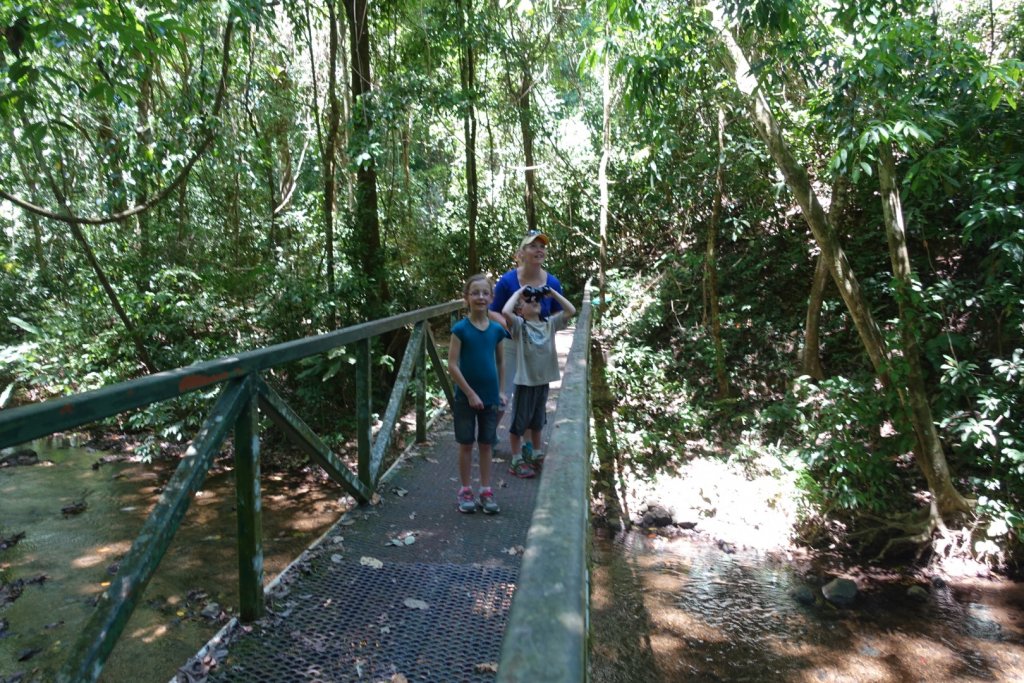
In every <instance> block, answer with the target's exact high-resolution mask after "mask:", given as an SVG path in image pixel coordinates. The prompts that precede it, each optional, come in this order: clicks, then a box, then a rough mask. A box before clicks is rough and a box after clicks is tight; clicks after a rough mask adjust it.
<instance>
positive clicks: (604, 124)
mask: <svg viewBox="0 0 1024 683" xmlns="http://www.w3.org/2000/svg"><path fill="white" fill-rule="evenodd" d="M609 59H610V56H609V54H608V50H605V54H604V70H603V74H602V78H601V94H602V100H603V103H604V105H603V107H602V109H603V113H602V115H601V164H600V166H599V167H598V169H597V183H598V186H599V189H600V191H601V200H600V202H601V219H600V220H601V227H600V231H601V249H600V260H599V262H598V265H599V268H598V292H600V301H601V305H600V306H599V307H598V313H599V314H600V315H602V316H603V315H604V314H605V309H606V307H607V306H608V294H607V287H606V285H605V269H606V268H607V265H608V202H609V199H610V198H609V196H608V158H609V157H610V156H611V153H612V150H611V145H612V89H611V73H610V72H611V68H610V66H609V64H608V60H609ZM570 206H571V204H570Z"/></svg>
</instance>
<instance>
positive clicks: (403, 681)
mask: <svg viewBox="0 0 1024 683" xmlns="http://www.w3.org/2000/svg"><path fill="white" fill-rule="evenodd" d="M391 683H409V679H408V678H406V677H405V676H403V675H402V674H395V675H394V676H392V677H391Z"/></svg>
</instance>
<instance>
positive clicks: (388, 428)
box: [370, 322, 423, 479]
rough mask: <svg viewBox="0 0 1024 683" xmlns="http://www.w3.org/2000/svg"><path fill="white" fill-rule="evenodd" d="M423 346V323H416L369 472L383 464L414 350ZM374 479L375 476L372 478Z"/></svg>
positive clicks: (403, 394)
mask: <svg viewBox="0 0 1024 683" xmlns="http://www.w3.org/2000/svg"><path fill="white" fill-rule="evenodd" d="M422 346H423V323H422V322H419V323H416V327H414V328H413V330H412V334H411V335H409V343H408V344H406V346H405V354H404V355H403V356H402V365H401V366H399V368H398V375H397V376H396V377H395V384H394V386H393V387H392V388H391V398H390V399H389V400H388V407H387V409H385V411H384V418H383V420H382V424H381V427H380V430H379V431H378V432H377V439H376V440H375V441H374V443H373V449H372V450H371V452H370V471H372V472H374V473H377V472H380V470H381V466H382V465H383V463H384V454H385V453H387V452H388V447H389V446H390V445H391V439H392V438H393V437H394V434H395V423H396V422H398V413H399V411H400V410H401V409H402V404H403V403H404V402H405V395H406V393H407V392H408V390H409V382H410V380H411V379H412V370H413V368H414V367H415V365H416V350H417V349H419V348H421V347H422ZM374 478H375V479H376V475H375V476H374Z"/></svg>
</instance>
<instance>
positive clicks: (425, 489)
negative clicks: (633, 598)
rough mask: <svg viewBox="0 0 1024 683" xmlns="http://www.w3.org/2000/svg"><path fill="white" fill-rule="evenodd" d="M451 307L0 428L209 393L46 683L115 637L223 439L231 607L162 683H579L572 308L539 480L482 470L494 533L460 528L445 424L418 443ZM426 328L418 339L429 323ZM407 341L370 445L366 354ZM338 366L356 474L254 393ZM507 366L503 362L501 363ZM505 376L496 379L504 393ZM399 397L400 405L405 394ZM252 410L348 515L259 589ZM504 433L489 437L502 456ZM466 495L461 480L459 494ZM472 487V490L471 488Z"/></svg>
mask: <svg viewBox="0 0 1024 683" xmlns="http://www.w3.org/2000/svg"><path fill="white" fill-rule="evenodd" d="M460 306H461V302H458V301H453V302H449V303H448V304H441V305H438V306H434V307H430V308H426V309H420V310H418V311H413V312H410V313H405V314H400V315H397V316H392V317H390V318H387V319H383V320H378V321H372V322H370V323H364V324H361V325H356V326H353V327H350V328H345V329H343V330H338V331H336V332H332V333H329V334H325V335H321V336H318V337H312V338H308V339H303V340H295V341H292V342H286V343H285V344H279V345H277V346H274V347H269V348H267V349H260V350H257V351H253V352H247V353H244V354H239V355H237V356H233V357H229V358H223V359H218V360H215V361H209V362H206V363H202V364H198V365H193V366H189V367H186V368H179V369H177V370H173V371H169V372H164V373H159V374H158V375H153V376H150V377H144V378H140V379H138V380H133V381H131V382H126V383H123V384H119V385H116V386H113V387H106V388H103V389H100V390H97V391H93V392H88V393H85V394H80V395H76V396H70V397H67V398H62V399H59V400H55V401H48V402H45V403H41V404H36V405H31V406H25V407H21V408H17V409H13V410H6V411H3V413H0V448H5V447H8V446H12V445H17V444H20V443H24V442H27V441H29V440H31V439H35V438H39V437H41V436H46V435H48V434H50V433H53V432H56V431H62V430H67V429H70V428H73V427H76V426H80V425H84V424H88V423H90V422H95V421H97V420H100V419H103V418H105V417H109V416H111V415H116V414H118V413H121V412H125V411H127V410H131V409H134V408H138V407H141V406H145V405H149V404H151V403H156V402H159V401H164V400H170V399H173V398H175V397H177V396H180V395H182V394H183V393H187V392H190V391H195V390H198V389H206V390H209V388H210V386H211V385H218V384H219V385H221V387H222V388H221V390H220V395H219V397H218V398H217V400H216V403H215V404H214V406H213V407H212V409H211V411H210V413H209V415H208V417H207V419H206V421H205V423H204V425H203V427H202V429H201V430H200V432H199V434H197V435H196V437H195V439H194V441H193V445H192V447H191V448H190V449H189V451H188V454H187V455H186V457H185V458H183V460H182V461H181V464H180V465H179V467H178V470H177V471H176V473H175V475H174V476H173V477H172V479H171V481H170V482H169V483H168V485H167V486H166V487H165V490H164V493H163V495H162V496H161V499H160V501H159V503H158V504H157V506H156V507H155V509H154V510H153V511H152V513H151V514H150V516H149V518H148V519H147V521H146V522H145V524H144V525H143V528H142V531H141V533H140V535H139V536H138V538H137V539H136V541H135V542H134V544H133V546H132V548H131V550H130V551H129V553H128V555H127V556H126V557H125V558H124V560H123V561H122V562H121V565H120V568H119V570H118V573H117V575H116V576H115V577H114V579H113V581H112V582H111V585H110V586H109V587H108V589H107V590H106V592H105V593H104V594H103V596H102V597H101V599H100V601H99V603H98V604H97V606H96V610H95V612H94V614H93V616H92V618H91V619H90V621H89V622H88V623H87V625H86V626H85V628H84V629H83V630H82V631H81V633H80V635H79V637H78V640H77V642H76V643H75V644H74V646H73V647H72V648H70V649H69V653H68V658H67V660H66V662H65V664H64V666H63V668H62V669H61V671H60V673H59V675H58V679H59V680H63V681H76V682H77V681H92V680H98V679H100V677H101V673H102V668H103V664H104V662H105V661H106V659H107V657H108V656H109V654H110V652H111V650H112V649H113V647H114V645H115V644H116V642H117V639H118V637H119V636H120V635H121V633H122V631H123V630H124V627H125V624H126V623H127V621H128V618H129V617H130V615H131V613H132V610H133V609H134V606H135V605H136V604H137V602H138V601H139V599H140V597H141V596H142V593H143V591H144V589H145V586H146V584H147V582H148V580H149V578H150V577H151V576H152V575H153V573H154V571H155V570H156V568H157V566H158V565H159V563H160V561H161V559H162V558H163V555H164V553H165V552H166V550H167V548H168V546H169V545H170V542H171V540H172V538H173V536H174V533H175V531H176V530H177V527H178V525H179V524H180V522H181V519H182V517H183V516H184V514H185V511H186V510H187V508H188V505H189V501H190V500H191V499H192V497H193V495H194V493H195V492H196V491H197V490H199V489H200V488H201V487H202V482H203V478H204V477H205V474H206V472H207V471H208V469H209V467H210V465H211V463H212V461H213V457H214V455H215V454H216V453H217V452H218V451H219V449H220V447H221V444H222V443H223V442H224V440H225V439H226V438H228V437H229V436H233V438H234V444H235V448H234V452H235V463H234V466H235V472H236V478H237V493H236V499H237V501H236V502H237V505H236V508H237V511H238V512H237V514H238V555H239V584H238V585H239V591H238V594H239V605H238V610H237V613H238V615H239V616H238V617H237V618H235V619H232V620H231V622H229V623H228V625H227V626H225V627H224V629H222V630H221V631H220V632H219V633H218V634H217V635H216V636H215V637H214V638H213V639H212V640H211V641H210V642H209V643H207V644H206V645H205V646H204V647H203V648H202V649H201V650H200V651H199V652H198V653H197V654H196V656H195V657H194V658H193V659H191V660H190V661H189V662H183V666H182V668H181V670H180V671H179V674H178V676H177V679H178V680H182V681H189V680H191V681H211V682H213V681H245V682H246V683H249V682H255V681H395V682H400V681H431V682H438V683H441V682H448V681H486V682H490V681H531V683H532V682H535V681H540V680H543V681H582V680H584V679H585V677H586V652H587V647H586V637H587V627H588V623H587V609H588V589H589V586H588V582H587V543H588V524H587V515H588V500H589V495H588V492H589V471H590V459H589V420H590V412H589V411H590V400H589V364H588V357H589V346H590V318H591V310H590V305H589V296H585V304H584V306H583V307H581V311H580V315H579V317H578V319H577V321H576V327H575V329H574V330H572V331H570V332H569V333H562V334H563V335H564V336H562V337H560V352H564V354H565V357H564V365H563V377H562V382H561V383H560V385H553V386H552V397H553V402H554V401H557V408H556V410H555V411H554V413H553V414H551V412H550V407H549V415H550V419H549V422H548V427H547V428H546V429H545V438H546V440H547V449H546V452H547V454H548V457H547V459H546V461H545V466H544V470H543V473H542V474H541V476H539V477H538V478H536V479H532V480H520V479H517V478H516V477H514V476H512V475H511V474H508V473H507V469H508V463H507V458H508V450H507V446H505V447H504V448H501V447H500V446H499V449H498V451H497V453H496V461H495V465H494V470H493V474H492V485H493V486H494V489H495V493H496V496H497V499H498V502H499V504H500V505H501V513H500V514H497V515H484V514H482V513H479V512H478V513H477V514H460V513H458V512H457V511H456V509H455V492H456V491H457V489H458V481H457V474H456V473H457V466H456V457H457V456H456V445H455V442H454V436H453V433H452V429H451V420H450V417H448V416H447V414H445V415H443V416H442V417H440V418H439V419H438V420H436V421H435V422H434V424H433V425H432V426H431V427H430V428H429V430H428V424H427V411H426V401H425V384H426V380H427V370H428V369H427V361H428V359H429V361H430V366H431V367H432V369H433V371H434V373H435V375H436V377H437V378H438V380H439V381H440V383H441V386H442V388H443V389H444V391H445V393H446V395H447V396H448V398H449V400H450V398H451V385H450V382H449V381H448V378H447V373H446V371H445V369H444V367H443V364H442V362H441V358H440V356H439V354H438V351H437V347H436V346H435V344H434V341H433V337H432V334H431V331H430V330H431V327H430V323H431V320H432V319H437V318H441V319H442V321H443V317H444V316H450V315H454V314H457V312H458V311H459V309H460ZM435 322H436V321H435ZM402 330H405V331H407V332H408V339H409V343H408V345H407V347H406V350H405V353H404V354H403V358H402V363H401V367H400V368H399V370H398V372H397V375H396V380H395V384H394V387H393V389H392V394H391V399H390V401H389V404H388V407H387V409H386V410H385V412H384V413H383V414H382V415H381V422H382V425H381V426H380V427H379V429H377V430H374V429H373V427H372V419H371V415H372V413H371V410H370V395H371V392H370V368H371V367H372V359H371V358H370V348H371V346H370V340H371V339H372V338H373V337H375V336H378V335H382V334H389V333H395V332H396V331H402ZM339 346H347V347H348V350H349V351H350V352H352V351H354V352H355V355H356V358H357V363H356V366H355V373H356V389H357V399H356V405H357V408H356V417H357V422H358V425H359V435H358V447H359V448H358V450H359V458H358V463H357V465H356V467H355V471H352V470H351V469H349V468H348V467H346V465H345V464H344V463H342V462H341V461H340V459H339V458H338V457H337V456H335V455H334V454H333V453H332V452H331V450H330V449H329V448H328V447H327V446H326V445H325V444H324V443H323V441H322V440H321V439H320V438H319V437H318V436H317V435H316V434H315V433H313V431H312V430H311V429H310V428H309V427H308V426H307V425H306V423H305V422H304V421H303V420H302V418H301V417H300V416H299V415H297V414H296V413H295V412H294V411H293V410H292V409H291V408H290V407H289V406H288V405H287V403H286V402H285V401H284V400H283V399H282V397H281V396H280V395H279V394H278V393H276V392H275V391H274V390H273V388H272V387H271V386H270V385H269V384H268V383H267V382H266V381H265V380H264V379H263V374H264V373H266V372H267V370H269V369H271V368H273V367H276V366H278V365H282V364H284V363H287V362H292V361H294V360H297V359H299V358H304V357H308V356H312V355H316V354H319V353H326V352H329V351H330V350H331V349H334V348H338V347H339ZM511 356H513V354H511V353H507V354H506V357H507V358H509V357H511ZM511 377H512V373H511V372H508V373H507V378H508V380H509V381H511ZM410 393H411V394H412V396H411V397H409V396H408V395H409V394H410ZM408 403H413V404H415V413H416V423H417V425H416V443H415V444H414V445H412V446H411V447H410V448H408V449H406V450H405V451H404V454H403V455H402V456H401V457H400V458H399V459H398V460H397V461H396V462H393V463H392V462H387V456H386V454H387V453H388V452H390V451H393V450H394V448H393V447H392V446H393V444H392V443H391V440H392V438H393V434H394V432H395V425H396V422H397V420H398V418H399V416H400V413H401V412H402V411H403V406H405V405H406V404H408ZM257 410H259V411H260V412H261V413H262V414H264V415H265V416H268V417H270V418H271V419H272V421H273V422H274V423H275V425H276V426H277V428H280V429H282V430H283V431H284V432H285V434H286V435H288V436H289V437H290V438H291V439H293V440H294V441H295V443H296V444H298V445H300V446H301V447H302V448H303V449H304V450H305V451H306V452H307V454H308V455H309V456H310V458H311V459H312V460H313V461H314V462H316V463H318V464H320V465H321V466H322V467H324V469H325V470H326V472H327V473H328V474H329V475H330V476H331V477H332V478H333V479H334V480H335V481H337V482H338V483H340V484H341V485H342V486H343V487H344V488H345V489H346V491H347V492H348V493H350V494H351V495H352V496H354V497H355V498H356V500H357V501H359V503H360V505H359V506H358V507H356V508H354V509H353V510H351V511H349V512H348V513H346V514H345V516H344V517H342V518H341V519H340V520H339V521H338V523H336V524H335V525H334V526H333V527H332V528H331V529H330V530H329V531H328V532H327V533H326V534H325V535H323V536H322V537H321V538H320V539H318V540H317V542H315V543H314V544H313V545H312V546H311V547H310V548H308V549H307V550H306V551H305V552H304V553H303V554H302V555H301V556H300V557H298V558H296V559H295V561H293V562H292V563H291V565H290V566H289V567H288V568H287V569H286V570H285V571H284V572H282V573H281V574H280V575H279V576H277V577H274V578H273V579H272V580H269V581H268V580H267V578H266V577H264V576H263V571H262V562H263V559H262V539H261V524H260V510H261V502H260V486H259V477H260V473H259V442H260V438H259V433H258V428H257V425H258V420H257ZM509 418H510V416H509V415H508V414H506V416H505V419H504V420H503V423H502V425H501V426H500V428H499V444H502V445H503V444H506V443H507V439H506V435H507V426H508V424H507V423H508V420H509ZM477 480H478V478H477V472H476V465H474V482H476V481H477ZM474 486H475V484H474Z"/></svg>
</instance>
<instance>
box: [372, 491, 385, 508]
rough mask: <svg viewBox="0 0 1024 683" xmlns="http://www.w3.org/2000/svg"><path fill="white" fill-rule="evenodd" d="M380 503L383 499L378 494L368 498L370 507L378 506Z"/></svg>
mask: <svg viewBox="0 0 1024 683" xmlns="http://www.w3.org/2000/svg"><path fill="white" fill-rule="evenodd" d="M382 502H384V499H383V498H381V497H380V494H379V493H375V494H373V496H372V497H371V498H370V505H380V504H381V503H382Z"/></svg>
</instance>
